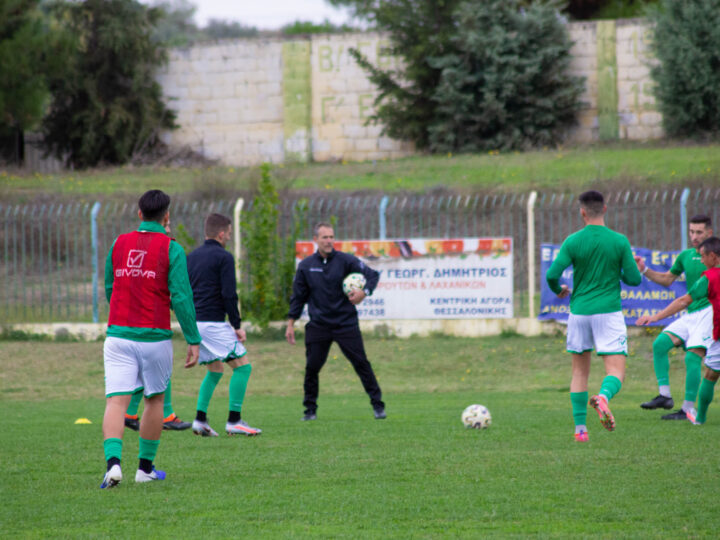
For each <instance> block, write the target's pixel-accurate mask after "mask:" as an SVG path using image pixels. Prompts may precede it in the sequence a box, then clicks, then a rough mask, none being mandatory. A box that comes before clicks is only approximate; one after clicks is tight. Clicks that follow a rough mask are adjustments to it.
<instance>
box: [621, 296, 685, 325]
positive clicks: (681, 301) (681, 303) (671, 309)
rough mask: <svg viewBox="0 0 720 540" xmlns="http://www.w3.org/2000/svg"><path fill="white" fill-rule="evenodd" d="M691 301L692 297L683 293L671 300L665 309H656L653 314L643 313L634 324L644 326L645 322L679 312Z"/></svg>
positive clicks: (655, 320) (652, 321)
mask: <svg viewBox="0 0 720 540" xmlns="http://www.w3.org/2000/svg"><path fill="white" fill-rule="evenodd" d="M692 301H693V299H692V297H691V296H690V295H689V294H684V295H682V296H680V297H679V298H676V299H675V300H673V301H672V302H671V303H670V305H668V306H667V307H666V308H665V309H663V310H661V311H658V312H657V313H656V314H655V315H643V316H642V317H640V318H639V319H638V320H637V321H636V322H635V324H636V325H637V326H645V325H646V324H650V323H654V322H658V321H661V320H663V319H664V318H666V317H670V316H672V315H675V314H676V313H679V312H681V311H682V310H683V309H686V308H687V307H688V306H689V305H690V304H692Z"/></svg>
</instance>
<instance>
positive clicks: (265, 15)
mask: <svg viewBox="0 0 720 540" xmlns="http://www.w3.org/2000/svg"><path fill="white" fill-rule="evenodd" d="M189 1H190V3H191V4H194V5H195V6H197V11H196V12H195V22H196V23H197V25H198V26H205V25H206V24H207V22H208V20H209V19H224V20H227V21H237V22H239V23H242V24H244V25H246V26H255V27H257V28H259V29H260V30H276V29H278V28H280V27H281V26H283V25H285V24H288V23H291V22H293V21H296V20H303V21H312V22H315V23H320V22H323V21H324V20H325V19H328V20H330V22H332V23H335V24H342V23H346V22H349V21H350V16H349V14H348V13H347V10H340V9H337V8H334V7H332V6H331V5H330V4H329V3H328V2H327V1H326V0H189Z"/></svg>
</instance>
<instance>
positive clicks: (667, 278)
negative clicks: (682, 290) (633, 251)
mask: <svg viewBox="0 0 720 540" xmlns="http://www.w3.org/2000/svg"><path fill="white" fill-rule="evenodd" d="M635 262H636V263H637V265H638V269H639V270H640V273H641V274H642V275H643V276H645V277H646V278H648V279H649V280H650V281H652V282H653V283H657V284H658V285H662V286H663V287H669V286H670V285H672V283H673V282H674V281H675V280H676V279H677V278H678V277H680V274H682V273H683V272H684V271H685V269H684V267H683V266H682V262H681V260H680V258H677V259H676V260H675V263H674V264H673V265H672V268H670V270H668V271H667V272H658V271H657V270H653V269H652V268H650V267H649V266H647V265H646V264H645V259H643V258H642V257H641V256H639V255H636V256H635Z"/></svg>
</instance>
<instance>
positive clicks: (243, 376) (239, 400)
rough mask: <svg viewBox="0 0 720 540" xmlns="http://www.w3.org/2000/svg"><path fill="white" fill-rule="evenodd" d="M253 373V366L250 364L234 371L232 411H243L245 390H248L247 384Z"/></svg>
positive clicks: (231, 398) (232, 379) (231, 391)
mask: <svg viewBox="0 0 720 540" xmlns="http://www.w3.org/2000/svg"><path fill="white" fill-rule="evenodd" d="M251 371H252V366H251V365H250V364H245V365H243V366H238V367H236V368H235V369H233V374H232V377H231V378H230V410H231V411H234V412H240V410H241V409H242V404H243V400H244V399H245V390H246V389H247V383H248V379H249V378H250V372H251Z"/></svg>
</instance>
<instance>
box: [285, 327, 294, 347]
mask: <svg viewBox="0 0 720 540" xmlns="http://www.w3.org/2000/svg"><path fill="white" fill-rule="evenodd" d="M285 339H286V340H287V342H288V343H289V344H290V345H295V328H293V326H292V325H290V324H288V326H287V328H286V329H285Z"/></svg>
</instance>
